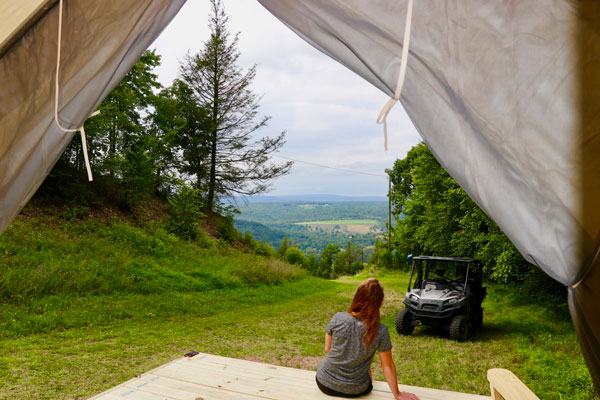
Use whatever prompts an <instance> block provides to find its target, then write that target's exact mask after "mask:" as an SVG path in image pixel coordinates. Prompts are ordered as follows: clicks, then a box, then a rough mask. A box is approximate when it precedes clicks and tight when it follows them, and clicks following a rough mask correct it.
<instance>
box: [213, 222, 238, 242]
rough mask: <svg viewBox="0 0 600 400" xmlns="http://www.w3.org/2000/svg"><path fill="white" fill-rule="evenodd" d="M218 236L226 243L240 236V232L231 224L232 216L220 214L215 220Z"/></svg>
mask: <svg viewBox="0 0 600 400" xmlns="http://www.w3.org/2000/svg"><path fill="white" fill-rule="evenodd" d="M216 225H217V230H218V231H219V237H220V238H221V239H223V240H225V241H226V242H228V243H233V242H235V241H236V240H238V239H239V238H240V233H239V232H238V231H237V230H236V229H235V227H234V226H233V217H231V216H222V217H220V218H219V219H218V220H217V222H216Z"/></svg>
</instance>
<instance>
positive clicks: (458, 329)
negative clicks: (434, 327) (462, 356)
mask: <svg viewBox="0 0 600 400" xmlns="http://www.w3.org/2000/svg"><path fill="white" fill-rule="evenodd" d="M470 335H471V329H470V326H469V319H468V318H467V316H466V315H462V314H460V315H456V316H455V317H454V318H452V322H451V323H450V338H451V339H452V340H456V341H457V342H464V341H465V340H467V339H468V338H469V336H470Z"/></svg>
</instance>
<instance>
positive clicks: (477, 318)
mask: <svg viewBox="0 0 600 400" xmlns="http://www.w3.org/2000/svg"><path fill="white" fill-rule="evenodd" d="M472 321H473V329H481V328H482V327H483V308H482V307H477V309H476V310H475V312H474V313H473V317H472Z"/></svg>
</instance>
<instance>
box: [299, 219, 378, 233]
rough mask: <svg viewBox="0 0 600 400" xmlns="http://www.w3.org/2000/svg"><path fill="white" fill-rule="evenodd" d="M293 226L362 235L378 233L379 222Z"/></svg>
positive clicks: (372, 220) (339, 222)
mask: <svg viewBox="0 0 600 400" xmlns="http://www.w3.org/2000/svg"><path fill="white" fill-rule="evenodd" d="M295 225H302V226H306V227H307V228H308V229H309V230H311V231H313V232H314V231H321V232H334V231H337V232H344V233H349V234H357V235H364V234H366V233H369V232H379V231H380V230H381V229H379V228H378V225H379V221H377V220H375V219H334V220H330V221H308V222H296V223H295Z"/></svg>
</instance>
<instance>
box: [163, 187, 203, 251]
mask: <svg viewBox="0 0 600 400" xmlns="http://www.w3.org/2000/svg"><path fill="white" fill-rule="evenodd" d="M168 201H169V209H170V211H171V219H170V220H169V223H168V229H169V232H171V233H174V234H175V235H177V236H179V237H180V238H182V239H186V240H189V239H195V238H196V236H197V234H198V232H197V231H198V223H199V222H200V220H201V219H202V218H204V217H205V215H204V214H203V213H202V212H201V211H200V208H201V200H200V192H199V190H198V189H192V188H191V187H189V186H187V185H186V184H183V183H182V184H180V185H179V187H178V188H177V190H176V191H175V193H174V194H173V195H172V196H171V197H170V198H169V199H168Z"/></svg>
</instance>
